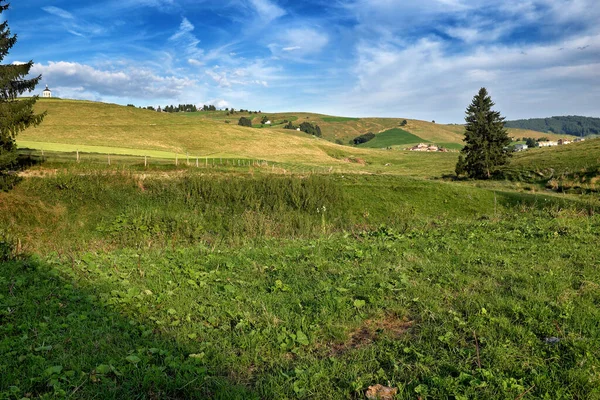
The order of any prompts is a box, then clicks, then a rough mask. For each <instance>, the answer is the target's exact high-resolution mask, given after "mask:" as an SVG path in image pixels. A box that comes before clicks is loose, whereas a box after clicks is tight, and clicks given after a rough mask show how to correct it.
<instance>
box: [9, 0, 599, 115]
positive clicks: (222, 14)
mask: <svg viewBox="0 0 600 400" xmlns="http://www.w3.org/2000/svg"><path fill="white" fill-rule="evenodd" d="M2 18H6V19H8V21H9V26H10V28H11V30H12V32H13V33H16V34H17V35H18V42H17V44H16V46H15V47H13V49H12V50H11V52H10V54H9V56H8V57H7V58H6V59H5V60H4V62H22V61H28V60H33V61H34V62H35V66H34V71H33V72H34V73H36V74H38V73H41V74H42V75H43V81H42V85H40V87H38V89H39V91H41V90H42V89H43V85H45V84H47V85H49V86H50V88H51V89H53V92H54V95H56V96H60V97H65V98H77V99H89V100H100V101H106V102H114V103H119V104H127V103H133V104H135V105H143V106H145V105H154V106H157V105H166V104H177V103H194V104H215V105H217V106H221V107H235V108H249V109H261V110H263V111H265V110H266V111H271V112H275V111H314V112H321V113H327V114H334V115H345V116H387V117H402V118H417V119H424V120H436V121H438V122H463V117H464V110H465V108H466V107H467V105H468V104H469V102H470V101H471V99H472V97H473V95H474V94H475V93H476V92H477V90H478V89H479V88H480V87H482V86H485V87H487V88H488V91H489V92H490V93H491V95H492V98H493V100H494V101H495V102H496V109H497V110H499V111H500V112H501V113H502V114H503V115H505V116H506V117H507V118H508V119H516V118H531V117H546V116H552V115H568V114H571V115H573V114H577V115H587V116H596V117H599V116H600V7H598V4H597V0H536V1H529V0H519V1H517V0H504V1H498V0H418V1H417V0H404V1H400V0H328V1H325V0H307V1H298V0H219V1H214V0H206V1H202V0H103V1H97V0H96V1H89V0H55V1H51V0H26V1H23V0H12V4H11V9H10V10H9V11H8V12H5V13H3V14H2Z"/></svg>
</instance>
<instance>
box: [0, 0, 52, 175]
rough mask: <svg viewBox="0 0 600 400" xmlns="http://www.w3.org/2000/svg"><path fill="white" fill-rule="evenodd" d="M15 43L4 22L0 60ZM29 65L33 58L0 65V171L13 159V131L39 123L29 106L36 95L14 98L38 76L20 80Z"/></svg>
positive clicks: (3, 6)
mask: <svg viewBox="0 0 600 400" xmlns="http://www.w3.org/2000/svg"><path fill="white" fill-rule="evenodd" d="M8 6H9V4H7V3H6V0H0V14H2V12H4V11H5V10H7V9H8ZM16 42H17V35H11V33H10V29H9V27H8V22H7V21H4V22H2V23H1V24H0V62H1V61H2V60H4V57H6V55H7V54H8V51H9V50H10V49H11V48H12V47H13V46H14V45H15V43H16ZM32 66H33V61H29V62H28V63H25V64H9V65H0V172H2V171H3V170H5V169H7V168H8V167H10V166H11V165H12V164H13V163H14V161H15V160H16V158H17V144H16V142H15V138H16V136H17V134H18V133H19V132H21V131H23V130H25V129H26V128H28V127H29V126H36V125H39V124H40V123H41V122H42V119H43V118H44V116H45V113H43V114H34V112H33V105H34V104H35V102H36V100H37V98H38V96H33V97H31V98H29V99H17V96H19V95H21V94H23V93H24V92H26V91H32V90H33V89H35V86H36V85H37V84H38V82H39V81H40V79H42V76H41V75H40V76H38V77H36V78H32V79H24V78H25V77H26V76H27V75H28V74H29V70H30V69H31V67H32Z"/></svg>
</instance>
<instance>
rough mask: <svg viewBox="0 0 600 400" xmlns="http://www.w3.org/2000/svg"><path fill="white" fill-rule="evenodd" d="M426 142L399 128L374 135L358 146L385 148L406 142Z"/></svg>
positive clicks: (402, 144)
mask: <svg viewBox="0 0 600 400" xmlns="http://www.w3.org/2000/svg"><path fill="white" fill-rule="evenodd" d="M417 143H428V141H427V140H424V139H422V138H420V137H418V136H416V135H413V134H412V133H410V132H407V131H405V130H403V129H400V128H394V129H390V130H387V131H384V132H381V133H378V134H377V135H375V137H374V138H373V139H371V140H369V141H368V142H366V143H362V144H360V145H359V147H366V148H387V147H393V146H405V145H408V144H417Z"/></svg>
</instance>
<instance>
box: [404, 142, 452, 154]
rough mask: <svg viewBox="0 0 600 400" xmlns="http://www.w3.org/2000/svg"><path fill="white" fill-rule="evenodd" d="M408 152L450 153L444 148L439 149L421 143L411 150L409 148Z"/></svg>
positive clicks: (435, 146)
mask: <svg viewBox="0 0 600 400" xmlns="http://www.w3.org/2000/svg"><path fill="white" fill-rule="evenodd" d="M408 150H410V151H429V152H432V151H443V152H446V151H448V150H447V149H445V148H443V147H439V146H437V145H435V144H426V143H419V144H418V145H416V146H413V147H411V148H409V149H408Z"/></svg>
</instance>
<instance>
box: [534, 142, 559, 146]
mask: <svg viewBox="0 0 600 400" xmlns="http://www.w3.org/2000/svg"><path fill="white" fill-rule="evenodd" d="M538 146H540V147H552V146H558V142H553V141H547V142H538Z"/></svg>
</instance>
